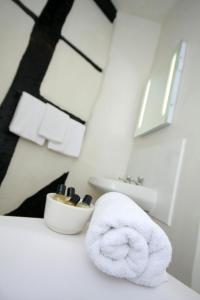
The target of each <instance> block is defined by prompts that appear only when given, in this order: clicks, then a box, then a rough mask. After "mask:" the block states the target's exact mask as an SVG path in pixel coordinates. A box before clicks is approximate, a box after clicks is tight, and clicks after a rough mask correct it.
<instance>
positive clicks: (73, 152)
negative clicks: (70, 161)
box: [48, 119, 86, 157]
mask: <svg viewBox="0 0 200 300" xmlns="http://www.w3.org/2000/svg"><path fill="white" fill-rule="evenodd" d="M85 128H86V127H85V125H83V124H81V123H80V122H77V121H75V120H73V119H70V125H69V127H68V130H67V131H66V134H65V138H64V142H63V143H60V144H59V143H54V142H49V143H48V148H49V149H51V150H54V151H56V152H59V153H62V154H64V155H69V156H73V157H78V156H79V155H80V151H81V146H82V142H83V137H84V133H85Z"/></svg>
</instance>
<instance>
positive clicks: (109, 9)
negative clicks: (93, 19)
mask: <svg viewBox="0 0 200 300" xmlns="http://www.w3.org/2000/svg"><path fill="white" fill-rule="evenodd" d="M94 2H95V3H96V4H97V5H98V6H99V8H100V9H101V10H102V11H103V13H104V14H105V15H106V17H107V18H108V19H109V20H110V22H113V21H114V19H115V17H116V14H117V10H116V8H115V6H114V5H113V3H112V1H110V0H94Z"/></svg>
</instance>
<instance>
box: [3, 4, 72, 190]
mask: <svg viewBox="0 0 200 300" xmlns="http://www.w3.org/2000/svg"><path fill="white" fill-rule="evenodd" d="M72 4H73V0H59V1H55V0H49V1H48V2H47V4H46V6H45V7H44V9H43V11H42V13H41V15H40V16H39V17H38V18H37V19H36V21H35V25H34V27H33V30H32V33H31V36H30V40H29V44H28V46H27V49H26V51H25V53H24V55H23V57H22V59H21V61H20V64H19V67H18V70H17V73H16V75H15V78H14V80H13V82H12V85H11V86H10V88H9V90H8V93H7V95H6V96H5V98H4V100H3V102H2V104H1V106H0V184H1V182H2V181H3V179H4V177H5V175H6V172H7V169H8V166H9V164H10V161H11V159H12V155H13V153H14V151H15V147H16V145H17V142H18V139H19V138H18V136H16V135H14V134H12V133H11V132H9V130H8V127H9V124H10V121H11V119H12V117H13V114H14V111H15V108H16V106H17V103H18V101H19V96H18V92H21V91H26V92H28V93H30V94H32V95H33V96H35V97H40V95H39V88H40V84H41V82H42V80H43V77H44V75H45V73H46V71H47V68H48V66H49V63H50V61H51V58H52V56H53V53H54V50H55V47H56V44H57V42H58V40H59V38H60V33H61V29H62V26H63V24H64V22H65V19H66V17H67V15H68V13H69V12H70V10H71V7H72Z"/></svg>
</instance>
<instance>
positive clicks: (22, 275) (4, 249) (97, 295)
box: [0, 216, 200, 300]
mask: <svg viewBox="0 0 200 300" xmlns="http://www.w3.org/2000/svg"><path fill="white" fill-rule="evenodd" d="M0 240H1V247H0V266H1V268H0V299H1V300H27V299H28V300H36V299H37V300H55V299H58V300H66V299H70V300H102V299H106V300H107V299H115V300H122V299H126V300H129V299H130V300H133V299H140V300H161V299H162V300H169V299H170V300H176V299H177V300H188V299H190V300H197V299H200V295H198V294H196V293H195V292H194V291H192V290H191V289H189V288H187V287H186V286H185V285H183V284H182V283H181V282H179V281H178V280H176V279H175V278H173V277H172V276H169V281H168V283H165V284H163V285H161V286H160V287H158V288H155V289H154V288H152V289H151V288H145V287H141V286H136V285H134V284H132V283H130V282H128V281H125V280H122V279H116V278H112V277H109V276H107V275H105V274H103V273H101V272H100V271H98V270H97V269H96V268H95V267H94V266H93V265H92V264H91V263H90V261H89V260H88V258H87V255H86V252H85V247H84V235H72V236H70V235H62V234H58V233H55V232H53V231H51V230H50V229H48V228H47V227H46V226H45V225H44V220H43V219H34V218H21V217H5V216H1V217H0Z"/></svg>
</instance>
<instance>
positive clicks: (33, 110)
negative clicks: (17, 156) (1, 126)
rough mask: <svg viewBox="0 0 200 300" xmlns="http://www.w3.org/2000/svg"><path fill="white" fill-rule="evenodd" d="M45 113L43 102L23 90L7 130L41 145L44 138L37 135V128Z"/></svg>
mask: <svg viewBox="0 0 200 300" xmlns="http://www.w3.org/2000/svg"><path fill="white" fill-rule="evenodd" d="M44 113H45V103H43V102H42V101H40V100H38V99H37V98H35V97H33V96H31V95H30V94H28V93H26V92H23V93H22V96H21V98H20V100H19V103H18V105H17V108H16V110H15V113H14V116H13V118H12V121H11V123H10V126H9V130H10V131H11V132H13V133H15V134H17V135H19V136H21V137H23V138H25V139H28V140H30V141H32V142H35V143H37V144H38V145H43V144H44V142H45V139H44V138H43V137H41V136H39V135H38V129H39V127H40V124H41V122H42V119H43V116H44Z"/></svg>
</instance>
